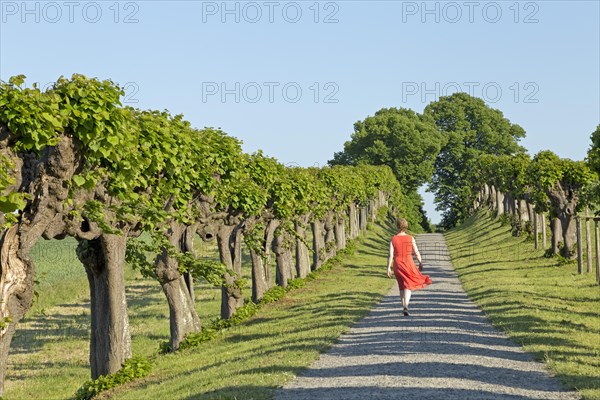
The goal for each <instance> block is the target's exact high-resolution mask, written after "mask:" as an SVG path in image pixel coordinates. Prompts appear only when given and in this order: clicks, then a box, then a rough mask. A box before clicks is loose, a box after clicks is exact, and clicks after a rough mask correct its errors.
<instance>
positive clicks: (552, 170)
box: [470, 150, 598, 259]
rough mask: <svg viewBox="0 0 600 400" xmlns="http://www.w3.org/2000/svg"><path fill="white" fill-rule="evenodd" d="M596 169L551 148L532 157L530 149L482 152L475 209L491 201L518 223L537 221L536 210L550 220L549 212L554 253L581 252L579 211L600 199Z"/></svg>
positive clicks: (474, 183) (571, 254)
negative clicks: (502, 153)
mask: <svg viewBox="0 0 600 400" xmlns="http://www.w3.org/2000/svg"><path fill="white" fill-rule="evenodd" d="M590 151H592V150H590ZM597 173H598V170H596V171H594V170H592V168H590V166H589V165H588V163H586V162H584V161H573V160H570V159H563V158H560V157H558V156H557V155H556V154H554V153H553V152H551V151H548V150H545V151H541V152H539V153H538V154H536V155H535V156H534V157H533V159H530V157H529V156H528V155H526V154H520V155H518V156H493V155H489V154H486V155H482V156H480V157H479V158H478V159H477V161H476V167H475V169H474V170H473V173H472V174H471V177H472V178H471V179H472V180H471V182H472V188H473V191H476V190H479V196H478V197H477V198H476V199H475V200H474V202H473V205H472V207H471V209H470V211H471V212H472V211H473V210H474V209H477V208H479V207H481V206H490V207H491V208H492V209H493V210H495V211H496V212H497V213H498V214H510V215H514V216H516V217H517V218H516V220H515V222H516V223H517V224H519V226H524V225H526V224H527V223H532V222H533V221H534V219H535V216H534V213H537V214H539V215H540V216H541V217H542V224H545V222H544V216H545V214H546V213H547V214H548V215H549V217H550V222H551V223H550V226H551V228H552V229H551V233H552V247H551V253H552V254H553V255H556V254H559V253H560V255H562V256H563V257H565V258H568V259H572V258H575V256H576V249H575V245H576V230H575V216H576V214H577V212H578V211H580V210H581V209H582V208H583V207H584V206H590V205H594V204H597V202H598V197H597V194H596V193H594V190H593V188H594V185H595V186H597V182H598V174H597ZM532 233H533V232H532ZM560 243H562V247H559V244H560Z"/></svg>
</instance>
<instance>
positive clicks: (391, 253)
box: [388, 241, 394, 276]
mask: <svg viewBox="0 0 600 400" xmlns="http://www.w3.org/2000/svg"><path fill="white" fill-rule="evenodd" d="M393 263H394V245H393V244H392V242H391V241H390V252H389V255H388V276H391V275H392V264H393Z"/></svg>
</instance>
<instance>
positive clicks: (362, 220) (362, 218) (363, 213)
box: [358, 206, 368, 232]
mask: <svg viewBox="0 0 600 400" xmlns="http://www.w3.org/2000/svg"><path fill="white" fill-rule="evenodd" d="M358 221H359V222H358V226H359V228H360V230H361V231H362V232H366V231H367V223H368V220H367V207H366V206H365V207H360V208H359V218H358Z"/></svg>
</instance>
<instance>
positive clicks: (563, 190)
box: [527, 150, 595, 259]
mask: <svg viewBox="0 0 600 400" xmlns="http://www.w3.org/2000/svg"><path fill="white" fill-rule="evenodd" d="M594 175H595V174H594V173H593V172H592V170H590V169H589V167H588V166H587V164H586V163H584V162H583V161H573V160H570V159H566V158H562V159H561V158H560V157H558V156H557V155H556V154H554V153H553V152H551V151H549V150H545V151H541V152H539V153H538V154H536V155H535V157H533V160H532V162H531V163H530V164H529V168H528V169H527V177H528V179H529V183H530V185H531V186H532V187H533V188H535V190H537V191H538V192H542V193H544V194H545V195H546V196H547V198H548V201H549V203H550V211H551V212H552V213H553V214H554V215H555V216H556V217H557V218H558V219H559V220H560V224H561V227H562V235H563V243H564V246H563V248H562V249H561V255H562V256H563V257H566V258H569V259H572V258H574V257H575V249H574V247H575V242H576V238H575V224H574V223H573V222H574V217H575V215H576V212H577V211H578V209H579V207H580V206H581V203H580V199H581V193H582V190H583V189H584V188H585V187H586V186H587V185H588V184H590V183H591V182H592V181H593V179H594V178H595V176H594Z"/></svg>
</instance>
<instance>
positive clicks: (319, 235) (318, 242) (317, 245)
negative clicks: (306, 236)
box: [310, 220, 325, 271]
mask: <svg viewBox="0 0 600 400" xmlns="http://www.w3.org/2000/svg"><path fill="white" fill-rule="evenodd" d="M310 227H311V229H312V235H313V262H312V265H311V268H312V270H313V271H316V270H317V269H319V268H320V267H321V265H322V264H323V258H324V254H323V253H324V251H325V237H324V236H323V235H324V233H323V222H322V221H320V220H315V221H313V222H312V223H311V224H310Z"/></svg>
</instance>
